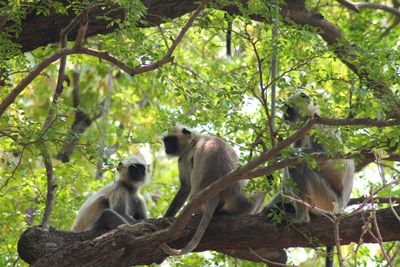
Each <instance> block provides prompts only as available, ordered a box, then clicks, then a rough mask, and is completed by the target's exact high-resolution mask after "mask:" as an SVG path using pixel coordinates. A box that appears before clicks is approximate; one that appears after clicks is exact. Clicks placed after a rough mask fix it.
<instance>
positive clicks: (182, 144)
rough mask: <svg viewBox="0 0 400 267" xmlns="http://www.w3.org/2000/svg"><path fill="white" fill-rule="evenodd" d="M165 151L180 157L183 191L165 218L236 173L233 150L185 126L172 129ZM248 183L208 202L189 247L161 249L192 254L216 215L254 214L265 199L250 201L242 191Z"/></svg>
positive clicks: (165, 138)
mask: <svg viewBox="0 0 400 267" xmlns="http://www.w3.org/2000/svg"><path fill="white" fill-rule="evenodd" d="M163 142H164V145H165V152H166V154H167V155H169V156H175V157H178V168H179V180H180V188H179V190H178V192H177V194H176V195H175V197H174V199H173V200H172V203H171V204H170V206H169V208H168V210H167V212H166V213H165V216H166V217H172V216H174V215H175V214H176V213H177V212H178V211H179V209H180V208H181V207H182V206H183V204H184V202H185V200H186V199H187V197H188V196H189V195H192V196H193V195H194V194H196V193H199V192H200V191H201V190H203V189H204V188H205V187H207V186H208V185H210V184H211V183H212V182H214V181H216V180H218V179H219V178H220V177H222V176H224V175H226V174H228V173H230V172H231V171H233V170H235V169H236V167H237V164H238V156H237V155H236V153H235V151H234V150H233V148H232V147H231V146H230V145H228V144H227V143H226V142H225V141H224V140H222V139H221V138H218V137H213V136H206V135H199V134H196V133H194V132H192V131H191V130H188V129H186V128H182V127H175V128H172V129H171V130H170V132H169V134H168V135H167V136H165V137H164V138H163ZM244 186H245V181H238V182H236V183H235V184H234V185H232V186H230V187H228V188H226V189H224V190H222V191H221V192H220V193H219V194H218V195H216V196H214V197H212V198H210V199H208V201H207V203H206V204H205V205H203V206H202V207H201V211H202V212H203V216H202V218H201V221H200V224H199V226H198V228H197V230H196V233H195V234H194V236H193V238H192V240H191V241H190V242H189V243H188V245H187V246H186V247H185V248H183V249H181V250H176V249H172V248H170V247H169V246H168V245H166V244H163V245H162V246H161V247H162V249H163V250H164V251H165V252H166V253H168V254H170V255H174V256H180V255H183V254H186V253H189V252H191V251H192V250H193V249H194V248H196V246H197V245H198V243H199V242H200V239H201V238H202V236H203V234H204V232H205V230H206V228H207V226H208V224H209V222H210V220H211V218H212V216H213V215H214V212H217V213H225V214H233V215H235V214H254V213H257V212H259V208H260V206H261V205H262V203H263V201H264V196H257V197H256V200H255V202H254V204H253V203H251V202H249V201H248V200H247V199H246V197H245V195H244V194H243V193H242V192H241V190H242V188H243V187H244Z"/></svg>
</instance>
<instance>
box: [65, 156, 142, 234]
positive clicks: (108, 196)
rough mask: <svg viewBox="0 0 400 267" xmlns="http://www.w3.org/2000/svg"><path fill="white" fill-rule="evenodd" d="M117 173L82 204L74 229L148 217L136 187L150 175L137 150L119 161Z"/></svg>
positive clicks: (114, 225)
mask: <svg viewBox="0 0 400 267" xmlns="http://www.w3.org/2000/svg"><path fill="white" fill-rule="evenodd" d="M117 170H118V172H119V177H118V180H117V181H115V182H111V183H110V184H108V185H107V186H105V187H104V188H103V189H102V190H100V191H98V192H96V193H95V194H94V195H93V196H92V197H90V198H89V199H88V200H86V202H85V203H84V204H83V205H82V207H81V209H80V210H79V213H78V216H77V217H76V219H75V222H74V225H73V226H72V231H73V232H84V231H99V230H110V229H114V228H117V227H118V226H120V225H126V224H132V223H134V222H136V220H141V219H146V218H147V207H146V203H145V201H144V199H143V197H142V196H141V195H140V193H139V188H140V187H141V186H142V185H143V184H145V183H146V182H147V180H148V177H149V165H147V164H146V161H145V160H144V158H143V156H142V155H140V154H136V155H132V156H131V157H129V158H127V159H124V160H123V161H122V162H121V163H119V165H118V168H117Z"/></svg>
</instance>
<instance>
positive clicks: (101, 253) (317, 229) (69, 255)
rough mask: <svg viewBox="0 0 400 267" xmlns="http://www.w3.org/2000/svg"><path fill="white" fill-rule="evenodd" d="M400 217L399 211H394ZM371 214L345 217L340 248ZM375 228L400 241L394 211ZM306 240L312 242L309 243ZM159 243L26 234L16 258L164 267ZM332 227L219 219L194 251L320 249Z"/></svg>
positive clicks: (323, 221)
mask: <svg viewBox="0 0 400 267" xmlns="http://www.w3.org/2000/svg"><path fill="white" fill-rule="evenodd" d="M395 210H396V212H398V213H399V212H400V207H395ZM370 212H371V211H363V212H360V213H357V214H354V215H352V216H345V217H344V218H343V220H342V221H341V222H340V225H339V231H340V232H339V234H340V238H341V241H340V243H341V244H342V245H346V244H349V243H350V242H358V241H359V239H360V237H361V235H362V232H363V229H364V228H363V227H364V225H365V221H366V218H368V216H369V214H370ZM200 217H201V216H200V215H196V216H193V217H192V218H191V220H190V223H189V224H188V226H187V227H186V230H185V231H182V232H180V233H179V235H178V236H177V237H179V239H178V240H176V241H174V242H172V243H170V244H171V245H173V246H174V247H182V246H184V244H186V242H187V241H188V240H189V239H190V238H191V236H192V235H193V234H194V232H195V231H196V228H197V225H198V223H199V220H200ZM147 222H149V223H151V224H152V226H153V228H154V230H156V231H158V230H162V229H163V228H165V227H166V225H167V224H166V222H165V221H164V220H162V219H161V220H148V221H147ZM377 222H378V224H379V227H380V234H381V236H382V240H383V241H384V242H386V241H393V240H400V231H396V229H397V225H398V221H397V219H396V218H395V216H394V215H393V213H392V211H391V210H390V209H389V208H388V209H383V210H379V211H377ZM306 236H312V240H311V239H307V238H306ZM363 240H364V242H365V243H376V242H377V240H376V239H374V237H373V236H371V234H369V233H366V235H364V236H363ZM158 242H160V239H156V238H154V235H152V234H151V232H146V231H144V232H143V231H142V232H136V233H128V232H124V231H121V230H112V231H110V232H107V233H105V234H103V235H99V234H96V233H70V232H62V231H56V230H54V229H52V230H50V231H43V230H42V229H40V228H39V227H33V228H28V229H27V230H26V231H25V232H24V233H23V234H22V235H21V238H20V240H19V242H18V252H19V255H20V256H21V258H22V259H23V260H25V261H26V262H28V263H30V264H33V263H35V264H34V265H33V266H46V267H47V266H130V265H138V264H151V263H160V262H161V261H163V260H164V259H165V258H166V257H167V255H166V254H165V253H164V252H163V251H162V250H161V249H160V248H158ZM334 243H335V239H334V235H333V225H332V223H331V222H330V221H329V219H327V218H325V217H324V216H312V220H311V222H310V223H308V224H303V225H296V226H295V227H291V226H288V227H286V226H278V227H277V226H274V225H273V224H272V223H270V222H268V220H267V219H266V218H265V217H262V216H255V215H253V216H216V217H214V218H213V219H212V221H211V223H210V225H209V226H208V228H207V230H206V233H205V235H204V236H203V238H202V240H201V242H200V244H199V246H198V247H197V248H196V249H195V251H206V250H215V251H224V250H225V249H238V250H246V249H249V248H252V249H258V248H263V247H264V248H265V247H266V248H268V247H269V248H271V251H273V249H274V248H287V247H319V246H326V245H334Z"/></svg>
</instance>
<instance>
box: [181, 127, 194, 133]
mask: <svg viewBox="0 0 400 267" xmlns="http://www.w3.org/2000/svg"><path fill="white" fill-rule="evenodd" d="M182 133H183V134H192V132H191V131H189V130H188V129H186V128H183V129H182Z"/></svg>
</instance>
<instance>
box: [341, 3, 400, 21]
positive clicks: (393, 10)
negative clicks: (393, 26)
mask: <svg viewBox="0 0 400 267" xmlns="http://www.w3.org/2000/svg"><path fill="white" fill-rule="evenodd" d="M338 2H339V3H341V4H342V5H343V6H345V7H347V8H350V9H352V10H354V11H360V10H361V9H378V10H382V11H385V12H388V13H391V14H393V15H395V16H397V17H400V11H399V10H398V9H396V8H394V7H390V6H387V5H383V4H378V3H369V2H350V1H344V0H340V1H339V0H338Z"/></svg>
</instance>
